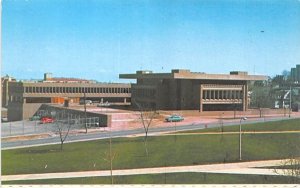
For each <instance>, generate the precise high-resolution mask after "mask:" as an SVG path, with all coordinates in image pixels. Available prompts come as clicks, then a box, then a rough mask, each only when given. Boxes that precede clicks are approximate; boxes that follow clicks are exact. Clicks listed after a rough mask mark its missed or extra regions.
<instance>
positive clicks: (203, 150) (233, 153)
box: [2, 120, 300, 175]
mask: <svg viewBox="0 0 300 188" xmlns="http://www.w3.org/2000/svg"><path fill="white" fill-rule="evenodd" d="M290 121H291V124H295V122H294V120H290ZM273 123H275V122H273ZM284 123H285V124H286V126H285V127H288V126H290V125H288V124H289V121H284ZM260 126H261V127H263V125H260ZM266 126H269V124H267V125H266ZM273 126H274V129H275V128H276V126H283V124H277V125H273ZM299 138H300V136H299V134H247V135H243V136H242V140H243V142H242V143H243V144H242V145H243V150H242V154H243V160H244V161H251V160H266V159H281V158H287V157H289V156H300V150H299V148H298V145H300V139H299ZM238 141H239V137H238V135H180V136H179V135H177V136H173V135H170V136H161V137H149V138H148V150H149V156H148V157H147V156H146V155H145V149H144V144H143V137H137V138H116V139H112V143H113V147H112V149H113V152H114V153H115V154H116V156H115V159H114V161H113V166H114V169H130V168H144V167H159V166H177V165H195V164H209V163H223V162H236V161H238V154H239V151H238V147H239V142H238ZM59 148H60V145H49V146H40V147H32V148H22V149H13V150H3V151H2V174H3V175H9V174H28V173H50V172H71V171H86V170H106V169H109V163H108V162H106V161H105V160H104V159H103V158H106V153H107V152H108V151H109V144H108V140H97V141H87V142H77V143H69V144H64V150H63V151H62V152H61V151H60V150H59Z"/></svg>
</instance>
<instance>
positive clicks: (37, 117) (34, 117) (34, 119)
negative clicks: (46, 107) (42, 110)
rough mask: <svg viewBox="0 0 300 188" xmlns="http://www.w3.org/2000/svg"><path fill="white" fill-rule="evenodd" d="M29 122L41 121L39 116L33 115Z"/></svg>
mask: <svg viewBox="0 0 300 188" xmlns="http://www.w3.org/2000/svg"><path fill="white" fill-rule="evenodd" d="M29 120H30V121H36V120H41V116H38V115H35V116H32V117H31V118H29Z"/></svg>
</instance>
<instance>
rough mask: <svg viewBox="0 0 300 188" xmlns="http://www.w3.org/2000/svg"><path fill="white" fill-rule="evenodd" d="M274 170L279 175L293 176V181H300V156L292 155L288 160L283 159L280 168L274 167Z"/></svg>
mask: <svg viewBox="0 0 300 188" xmlns="http://www.w3.org/2000/svg"><path fill="white" fill-rule="evenodd" d="M274 172H275V173H276V174H279V175H284V176H289V177H291V183H299V182H300V157H291V158H289V159H286V160H282V161H281V164H280V166H279V167H278V168H275V169H274Z"/></svg>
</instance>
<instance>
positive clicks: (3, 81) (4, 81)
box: [1, 75, 16, 107]
mask: <svg viewBox="0 0 300 188" xmlns="http://www.w3.org/2000/svg"><path fill="white" fill-rule="evenodd" d="M10 82H16V79H15V78H13V77H11V76H8V75H6V76H4V77H2V78H1V88H2V92H1V94H2V107H7V106H8V100H9V95H8V87H9V83H10Z"/></svg>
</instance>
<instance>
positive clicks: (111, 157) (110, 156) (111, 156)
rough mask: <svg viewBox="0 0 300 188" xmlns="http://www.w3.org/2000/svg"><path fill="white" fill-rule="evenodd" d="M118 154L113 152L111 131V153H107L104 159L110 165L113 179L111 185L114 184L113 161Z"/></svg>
mask: <svg viewBox="0 0 300 188" xmlns="http://www.w3.org/2000/svg"><path fill="white" fill-rule="evenodd" d="M115 156H116V153H113V152H112V142H111V131H110V133H109V153H107V152H105V157H103V159H104V160H105V161H107V162H108V163H109V165H110V177H111V184H114V178H113V160H114V159H115Z"/></svg>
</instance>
